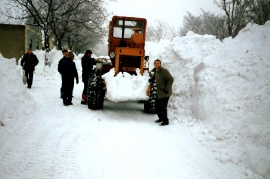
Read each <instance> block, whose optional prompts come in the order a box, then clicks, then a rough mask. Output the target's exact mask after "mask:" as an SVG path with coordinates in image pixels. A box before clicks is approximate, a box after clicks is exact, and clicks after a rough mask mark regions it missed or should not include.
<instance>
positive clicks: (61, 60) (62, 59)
mask: <svg viewBox="0 0 270 179" xmlns="http://www.w3.org/2000/svg"><path fill="white" fill-rule="evenodd" d="M65 59H67V58H66V57H63V58H61V59H60V60H59V62H58V72H59V73H60V70H59V66H60V63H61V62H63V61H64V60H65ZM60 74H61V73H60Z"/></svg>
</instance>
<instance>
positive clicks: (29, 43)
mask: <svg viewBox="0 0 270 179" xmlns="http://www.w3.org/2000/svg"><path fill="white" fill-rule="evenodd" d="M25 29H26V33H25V39H26V40H25V51H27V49H28V48H32V50H40V49H42V43H41V42H42V39H41V38H42V34H41V31H40V28H39V27H31V26H25Z"/></svg>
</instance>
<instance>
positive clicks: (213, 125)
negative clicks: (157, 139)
mask: <svg viewBox="0 0 270 179" xmlns="http://www.w3.org/2000/svg"><path fill="white" fill-rule="evenodd" d="M162 44H164V43H163V42H162V43H161V44H160V46H162ZM147 47H148V49H154V48H157V44H155V45H154V46H153V47H152V46H151V44H148V46H147ZM158 49H161V48H158ZM269 52H270V22H267V23H266V24H265V25H263V26H258V25H250V24H249V25H247V27H246V28H244V29H243V30H242V31H241V32H240V33H239V35H238V36H237V37H236V38H234V39H232V38H227V39H224V41H223V42H220V41H219V40H217V39H216V38H215V37H214V36H211V35H202V36H201V35H197V34H194V33H192V32H189V33H188V34H187V35H186V36H185V37H179V38H176V39H174V40H173V41H172V42H171V43H170V44H169V45H168V46H167V47H166V48H163V50H162V51H161V52H158V53H156V54H155V53H153V52H151V51H150V54H151V53H152V54H153V56H154V58H151V60H154V59H155V58H160V59H161V60H162V65H163V66H164V67H166V68H168V69H169V70H170V71H171V72H172V74H173V76H174V78H175V82H174V86H173V91H174V94H173V96H172V97H171V98H170V103H169V107H170V109H169V117H170V119H171V121H173V122H174V123H177V122H181V123H184V124H186V125H187V126H190V127H193V134H194V135H195V136H196V137H197V138H198V140H199V141H201V143H202V144H203V145H207V146H209V147H210V148H211V149H212V150H213V152H214V153H215V156H216V158H217V159H218V160H220V161H221V162H224V163H226V162H233V163H235V164H238V165H246V166H247V167H248V168H251V169H252V171H253V172H255V173H257V174H259V175H262V176H264V177H266V178H270V155H269V153H270V138H269V136H270V93H269V91H270V80H269V76H270V53H269ZM239 154H240V155H239ZM247 175H249V174H248V173H247Z"/></svg>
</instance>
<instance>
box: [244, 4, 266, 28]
mask: <svg viewBox="0 0 270 179" xmlns="http://www.w3.org/2000/svg"><path fill="white" fill-rule="evenodd" d="M247 17H248V19H249V21H250V22H253V23H255V24H259V25H263V24H265V22H266V21H269V20H270V1H269V0H250V1H249V4H248V11H247Z"/></svg>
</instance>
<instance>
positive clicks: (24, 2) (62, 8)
mask: <svg viewBox="0 0 270 179" xmlns="http://www.w3.org/2000/svg"><path fill="white" fill-rule="evenodd" d="M10 2H11V3H10V4H8V6H7V8H6V12H5V13H2V15H5V16H6V17H8V19H15V20H19V21H24V22H25V23H26V24H28V25H31V26H39V27H41V29H42V30H43V32H44V46H45V49H46V52H49V50H50V47H49V38H50V36H52V35H54V37H55V40H56V42H57V43H58V47H60V48H61V46H62V45H61V43H62V39H63V38H64V37H65V35H66V34H67V33H72V32H74V31H76V30H77V29H78V26H79V27H80V28H81V27H85V28H86V29H88V30H89V31H90V32H89V33H91V32H97V31H98V30H101V31H102V28H101V25H102V24H103V23H104V21H105V20H106V17H107V16H106V15H107V13H106V9H105V8H103V5H104V4H105V0H57V1H55V0H44V1H39V0H10ZM14 9H17V13H15V15H14V13H9V12H10V11H11V10H14ZM30 17H31V18H33V19H34V20H33V21H27V19H29V18H30ZM45 63H46V64H47V58H46V62H45Z"/></svg>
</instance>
